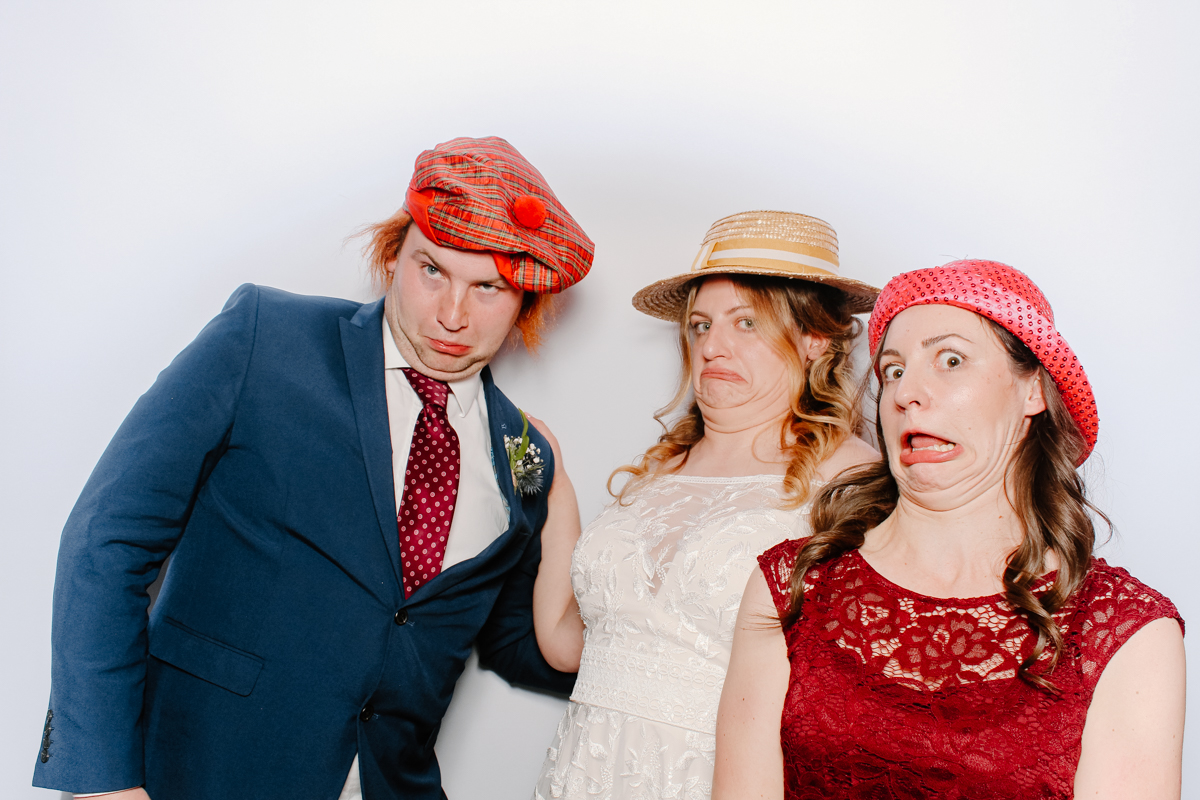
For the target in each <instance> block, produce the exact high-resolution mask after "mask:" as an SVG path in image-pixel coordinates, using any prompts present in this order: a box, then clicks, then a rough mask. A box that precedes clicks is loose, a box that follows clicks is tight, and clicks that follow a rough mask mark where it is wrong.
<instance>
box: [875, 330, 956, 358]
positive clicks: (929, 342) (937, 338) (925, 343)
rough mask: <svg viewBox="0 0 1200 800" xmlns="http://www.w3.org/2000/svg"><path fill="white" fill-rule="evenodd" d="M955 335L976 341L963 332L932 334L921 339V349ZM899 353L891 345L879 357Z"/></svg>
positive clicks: (897, 354)
mask: <svg viewBox="0 0 1200 800" xmlns="http://www.w3.org/2000/svg"><path fill="white" fill-rule="evenodd" d="M953 337H957V338H959V339H962V340H963V341H964V342H968V343H970V344H974V342H972V341H971V340H970V339H968V338H967V337H966V336H963V335H962V334H961V333H943V334H942V335H941V336H930V337H929V338H928V339H923V340H922V341H921V349H922V350H926V349H928V348H930V347H933V346H934V345H935V344H937V343H938V342H940V341H943V340H945V339H950V338H953ZM899 355H900V352H899V351H898V350H893V349H892V348H890V347H889V348H888V349H887V350H884V351H883V352H882V353H880V354H879V357H880V358H883V357H884V356H899Z"/></svg>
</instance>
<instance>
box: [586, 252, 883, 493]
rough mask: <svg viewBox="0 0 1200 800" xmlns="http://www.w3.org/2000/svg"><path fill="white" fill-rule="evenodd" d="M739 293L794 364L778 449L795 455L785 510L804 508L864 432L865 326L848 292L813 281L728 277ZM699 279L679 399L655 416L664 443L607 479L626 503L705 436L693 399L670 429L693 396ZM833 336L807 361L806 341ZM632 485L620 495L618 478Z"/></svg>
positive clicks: (685, 331) (682, 344) (682, 327)
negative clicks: (860, 367)
mask: <svg viewBox="0 0 1200 800" xmlns="http://www.w3.org/2000/svg"><path fill="white" fill-rule="evenodd" d="M723 277H728V278H729V279H730V280H731V281H733V283H734V285H735V286H736V287H737V289H738V292H739V293H740V294H741V295H742V296H743V297H744V298H745V299H746V300H748V301H749V302H750V305H751V308H752V309H753V312H754V319H755V325H756V327H757V328H758V329H759V330H760V331H761V332H762V333H763V335H764V336H765V337H766V339H767V341H769V342H770V343H771V344H772V345H773V346H774V348H775V350H776V351H777V352H778V353H779V354H780V355H781V356H782V357H783V358H784V360H785V361H786V363H787V365H788V375H787V378H788V381H789V384H790V385H789V391H790V397H791V406H792V409H791V410H792V413H791V414H788V415H786V416H785V417H784V419H783V422H782V424H781V426H780V431H779V449H780V451H781V452H783V453H785V454H786V455H787V457H788V468H787V473H786V474H785V475H784V478H783V486H784V493H785V496H786V500H785V506H788V507H796V506H799V505H801V504H803V503H804V502H805V501H806V500H807V499H808V498H809V495H810V494H811V489H812V482H813V480H814V479H815V478H816V476H817V469H818V467H819V466H820V464H821V462H822V461H824V460H825V459H826V458H828V457H829V456H830V455H832V454H833V452H834V451H835V450H837V448H838V447H839V446H840V445H841V444H842V442H843V441H845V439H846V437H848V436H852V435H854V434H855V433H857V432H858V429H859V426H860V416H859V414H858V408H859V406H858V404H857V403H855V402H854V396H853V388H852V387H853V385H854V377H853V370H852V361H851V353H852V350H853V348H854V339H855V337H857V336H858V334H859V332H860V331H861V330H862V323H860V322H859V321H858V320H857V319H855V318H854V316H853V314H851V313H850V311H849V307H848V305H847V303H846V300H845V295H843V294H842V292H840V291H838V290H837V289H833V288H831V287H829V286H823V285H821V284H818V283H813V282H810V281H801V280H793V279H789V278H768V277H761V276H755V275H729V276H723ZM699 284H700V281H697V282H695V283H693V284H692V288H691V290H690V292H689V294H688V300H687V305H686V307H685V310H684V313H683V318H682V319H681V320H680V323H679V348H680V355H681V357H682V360H683V364H682V369H681V374H680V377H679V387H678V389H677V390H676V392H675V397H674V398H673V399H672V400H671V402H670V403H668V404H667V405H666V406H665V407H663V408H661V409H659V410H658V412H657V413H656V414H655V415H654V418H655V419H656V420H657V421H658V423H659V424H660V425H662V426H663V433H662V435H661V436H659V437H658V442H657V443H656V444H655V445H653V446H652V447H650V449H648V450H647V451H646V452H645V453H644V454H643V455H642V456H641V457H640V458H638V459H637V460H636V461H635V462H634V463H632V464H627V465H625V466H623V467H618V468H617V469H616V470H614V471H613V473H612V475H611V476H609V479H608V491H609V493H610V494H612V495H613V496H614V497H616V498H617V501H618V502H622V503H623V502H625V500H626V498H627V497H628V496H629V493H630V492H631V491H632V490H633V489H634V488H635V487H637V486H640V485H642V484H643V483H645V482H646V481H647V480H649V479H651V478H653V477H654V476H656V475H661V474H667V473H672V472H676V471H678V470H679V468H680V467H682V466H683V465H684V464H686V463H687V459H688V455H689V454H690V453H691V450H692V448H693V447H694V446H695V445H696V444H697V443H698V442H699V441H700V440H701V439H703V438H704V418H703V416H702V415H701V413H700V406H699V404H697V402H696V400H695V398H694V397H692V400H691V402H690V403H689V404H688V406H687V410H686V411H685V412H684V413H683V414H682V415H681V416H680V417H679V418H678V419H676V420H675V421H674V422H672V423H670V424H669V425H668V423H667V422H665V421H664V420H665V419H666V418H667V417H668V416H669V415H670V414H672V413H673V412H674V411H675V410H676V409H678V408H679V407H680V406H682V405H683V404H684V403H685V401H687V399H688V398H689V397H690V396H691V395H692V340H693V338H694V337H693V333H692V326H691V325H690V323H689V318H690V317H691V313H692V308H693V307H694V305H695V302H696V292H697V291H698V289H699ZM804 334H812V335H815V336H820V337H824V338H827V339H828V340H829V346H828V347H827V348H826V349H825V352H824V353H823V354H821V355H820V356H818V357H817V358H815V359H813V360H812V361H811V362H808V363H807V364H805V362H804V358H803V357H802V356H801V355H800V353H799V351H798V350H797V348H798V346H799V342H800V337H801V336H803V335H804ZM622 474H625V475H628V476H629V480H627V481H626V482H625V484H624V485H623V486H622V487H621V489H620V491H613V480H614V479H615V478H616V477H617V476H618V475H622Z"/></svg>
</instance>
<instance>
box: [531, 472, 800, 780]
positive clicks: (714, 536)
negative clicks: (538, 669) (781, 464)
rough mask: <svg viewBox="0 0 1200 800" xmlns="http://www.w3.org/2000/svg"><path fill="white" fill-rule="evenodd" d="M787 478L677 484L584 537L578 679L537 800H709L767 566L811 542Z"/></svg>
mask: <svg viewBox="0 0 1200 800" xmlns="http://www.w3.org/2000/svg"><path fill="white" fill-rule="evenodd" d="M780 491H781V478H780V477H779V476H777V475H759V476H752V477H742V478H694V477H686V476H667V477H663V478H659V479H656V480H654V481H652V482H650V483H649V484H647V485H646V486H643V487H640V488H639V489H637V490H636V491H635V492H633V493H632V496H631V497H629V498H628V500H627V504H626V505H624V506H621V505H617V504H613V505H610V506H609V507H608V508H606V509H605V510H604V511H603V512H602V513H601V514H600V516H598V517H597V518H596V519H595V520H594V521H593V522H592V523H591V524H590V525H588V527H587V529H586V530H585V531H584V532H583V534H582V535H581V536H580V539H579V544H578V545H577V546H576V548H575V553H574V555H573V558H572V562H571V581H572V584H573V586H574V588H575V597H576V599H577V600H578V602H579V609H580V614H581V615H582V616H583V619H584V622H585V623H586V624H587V629H586V633H585V644H584V649H583V656H582V658H581V663H580V669H579V678H578V680H577V681H576V683H575V691H574V693H573V694H572V695H571V700H572V704H571V706H570V707H569V708H568V710H567V713H566V715H565V716H564V717H563V720H562V723H561V724H560V725H559V729H558V733H557V736H556V737H555V740H554V742H553V744H552V745H551V747H550V750H549V753H548V755H547V759H546V763H545V765H544V766H543V768H542V776H541V778H540V779H539V782H538V786H537V790H536V793H535V795H534V796H535V797H536V798H584V797H586V798H681V799H683V800H691V799H692V798H707V797H708V796H709V794H710V793H711V791H712V770H713V763H714V760H713V753H714V747H715V739H714V733H715V732H716V724H717V704H718V702H719V701H720V697H721V687H722V685H723V684H724V682H725V671H726V669H727V668H728V666H729V648H730V645H731V643H732V641H733V630H734V623H735V621H736V619H737V611H738V606H739V604H740V603H741V598H742V591H743V590H744V589H745V586H746V581H747V579H748V578H749V577H750V574H751V573H752V571H753V570H754V569H755V568H756V567H757V563H756V560H755V559H756V557H757V556H758V555H759V554H760V553H762V552H763V551H765V550H766V549H767V548H769V547H771V546H773V545H775V544H777V543H778V542H780V541H783V540H785V539H790V538H795V537H797V536H804V535H807V532H808V516H807V509H805V508H802V509H798V510H781V509H780V508H779V505H780V501H781V495H780Z"/></svg>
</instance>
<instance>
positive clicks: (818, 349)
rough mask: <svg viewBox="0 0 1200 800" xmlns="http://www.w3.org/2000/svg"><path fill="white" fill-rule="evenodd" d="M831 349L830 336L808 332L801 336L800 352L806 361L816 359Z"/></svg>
mask: <svg viewBox="0 0 1200 800" xmlns="http://www.w3.org/2000/svg"><path fill="white" fill-rule="evenodd" d="M828 349H829V337H828V336H819V335H817V334H815V333H806V334H804V335H803V336H801V337H800V352H801V353H803V354H804V360H805V361H816V360H817V359H818V358H820V357H821V356H823V355H825V351H826V350H828Z"/></svg>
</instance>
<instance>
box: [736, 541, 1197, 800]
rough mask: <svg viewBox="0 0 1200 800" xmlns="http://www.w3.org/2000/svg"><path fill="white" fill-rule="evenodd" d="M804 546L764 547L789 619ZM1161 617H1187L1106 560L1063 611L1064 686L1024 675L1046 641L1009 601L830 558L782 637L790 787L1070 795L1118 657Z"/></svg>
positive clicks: (856, 558)
mask: <svg viewBox="0 0 1200 800" xmlns="http://www.w3.org/2000/svg"><path fill="white" fill-rule="evenodd" d="M801 544H802V542H801V541H798V540H793V541H788V542H783V543H782V544H779V545H777V546H775V547H773V548H772V549H770V550H768V551H767V552H766V553H764V554H763V555H762V556H760V557H759V564H760V565H761V566H762V569H763V573H764V574H765V575H766V578H767V584H768V585H769V586H770V588H771V593H772V595H773V596H774V598H775V605H776V607H777V608H779V609H780V612H781V613H782V612H783V610H784V609H786V607H787V602H788V582H789V579H790V576H791V572H792V566H793V564H795V558H796V553H797V552H798V550H799V548H800V545H801ZM1050 580H1051V577H1050V576H1047V577H1046V578H1043V579H1042V580H1041V581H1040V582H1039V583H1038V584H1037V585H1036V586H1035V587H1034V591H1035V593H1039V594H1040V593H1041V592H1042V591H1045V589H1046V588H1047V587H1048V586H1049V583H1050ZM1163 617H1173V618H1175V619H1179V620H1180V624H1181V625H1182V624H1183V621H1182V619H1180V617H1179V612H1178V611H1176V609H1175V606H1174V605H1172V604H1171V601H1170V600H1168V599H1166V598H1165V597H1163V596H1162V595H1161V594H1159V593H1158V592H1156V591H1154V590H1153V589H1151V588H1149V587H1148V586H1145V585H1144V584H1142V583H1139V582H1138V581H1137V580H1135V579H1134V578H1132V577H1130V575H1129V573H1127V572H1125V570H1123V569H1120V568H1118V567H1110V566H1109V565H1108V564H1106V563H1105V562H1104V560H1103V559H1099V558H1097V559H1094V560H1093V561H1092V564H1091V569H1090V570H1089V573H1088V577H1087V578H1086V580H1085V581H1084V583H1083V585H1082V586H1081V587H1080V588H1079V590H1078V591H1077V592H1076V593H1075V595H1074V597H1072V599H1071V601H1070V602H1069V603H1068V604H1067V606H1066V607H1065V608H1064V609H1062V611H1060V612H1059V613H1058V614H1056V615H1055V620H1056V621H1057V622H1058V624H1059V626H1060V627H1061V628H1062V630H1063V635H1064V637H1065V643H1064V652H1063V654H1062V656H1061V657H1060V658H1059V662H1058V666H1057V667H1056V668H1055V670H1054V673H1053V675H1052V676H1051V680H1052V681H1053V682H1054V683H1055V685H1056V686H1057V687H1058V688H1059V690H1060V693H1059V694H1058V695H1054V694H1051V693H1050V692H1046V691H1043V690H1040V689H1036V688H1034V687H1031V686H1029V685H1028V684H1026V683H1025V682H1024V681H1022V680H1020V679H1019V678H1017V677H1016V674H1017V667H1018V666H1019V665H1020V663H1021V661H1022V659H1024V658H1025V657H1026V656H1027V655H1028V654H1029V653H1030V652H1032V650H1033V647H1034V644H1035V643H1036V639H1035V637H1034V636H1033V635H1032V634H1031V633H1030V630H1029V626H1028V624H1027V623H1026V622H1025V621H1024V620H1023V619H1022V618H1021V617H1019V616H1018V615H1016V614H1015V613H1013V611H1012V609H1011V607H1010V606H1009V605H1008V603H1007V602H1006V601H1005V600H1004V597H1003V595H997V596H993V597H978V598H970V599H962V600H959V599H941V598H933V597H926V596H924V595H919V594H915V593H913V592H910V591H908V590H906V589H903V588H902V587H899V586H897V585H895V584H894V583H892V582H891V581H889V580H887V579H886V578H884V577H883V576H882V575H879V574H878V573H877V572H875V571H874V570H873V569H872V568H871V567H870V565H868V564H867V562H866V561H864V560H863V558H862V556H860V555H859V554H858V552H857V551H852V552H849V553H846V554H844V555H842V556H840V557H839V558H836V559H834V560H832V561H830V562H828V563H826V564H822V565H820V566H818V567H816V568H814V569H812V570H810V571H809V573H808V575H807V576H806V579H805V601H804V613H803V615H802V617H801V618H800V619H799V620H798V621H797V622H796V623H795V624H794V625H792V626H790V627H788V628H787V629H786V630H785V631H784V634H785V636H786V638H787V643H788V658H789V660H790V661H791V665H792V672H791V679H790V682H789V685H788V693H787V698H786V700H785V701H784V710H783V720H782V731H781V733H782V737H783V754H784V763H785V767H784V772H785V794H786V797H787V798H788V800H800V799H801V798H804V799H805V800H808V799H809V798H812V799H813V800H816V798H863V799H864V800H866V799H867V798H869V799H870V800H887V799H888V798H904V799H905V800H907V799H908V798H912V799H913V800H917V798H934V797H936V798H970V800H985V798H1004V799H1005V800H1011V798H1061V797H1070V796H1071V795H1072V791H1073V786H1074V782H1075V768H1076V765H1077V764H1078V762H1079V747H1080V739H1081V736H1082V735H1083V724H1084V720H1085V718H1086V716H1087V709H1088V704H1089V703H1090V702H1091V697H1092V692H1093V690H1094V689H1095V688H1096V682H1097V681H1098V680H1099V679H1100V674H1101V672H1102V671H1103V670H1104V666H1105V664H1107V663H1108V660H1109V659H1110V658H1111V657H1112V655H1113V653H1115V652H1116V651H1117V649H1118V648H1119V647H1120V646H1121V645H1122V644H1124V643H1125V642H1126V641H1127V640H1128V639H1129V637H1130V636H1132V635H1133V634H1134V633H1136V632H1137V631H1138V630H1139V629H1140V628H1141V627H1142V626H1143V625H1145V624H1146V623H1147V622H1151V621H1152V620H1155V619H1160V618H1163ZM1035 669H1036V667H1035Z"/></svg>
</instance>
